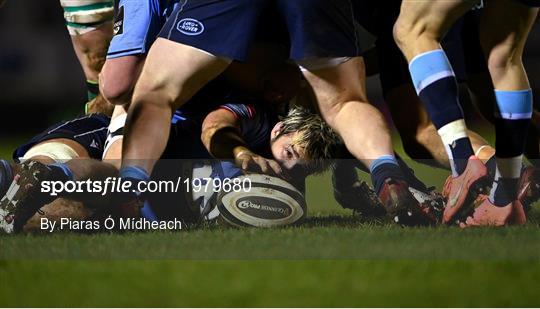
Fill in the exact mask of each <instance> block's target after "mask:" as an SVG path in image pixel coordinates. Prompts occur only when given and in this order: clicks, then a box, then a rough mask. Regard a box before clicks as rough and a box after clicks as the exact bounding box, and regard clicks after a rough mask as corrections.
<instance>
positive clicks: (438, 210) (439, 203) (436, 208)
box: [409, 187, 444, 223]
mask: <svg viewBox="0 0 540 309" xmlns="http://www.w3.org/2000/svg"><path fill="white" fill-rule="evenodd" d="M409 191H410V192H411V194H412V195H413V196H414V198H415V199H416V200H417V201H418V203H420V207H422V210H423V211H424V212H425V213H426V214H428V215H429V216H431V217H432V218H434V219H435V221H436V223H440V222H441V220H442V214H443V211H444V198H443V196H442V194H441V193H439V192H437V191H436V190H435V187H431V188H425V189H417V188H413V187H409Z"/></svg>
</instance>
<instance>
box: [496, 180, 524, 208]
mask: <svg viewBox="0 0 540 309" xmlns="http://www.w3.org/2000/svg"><path fill="white" fill-rule="evenodd" d="M518 183H519V179H515V178H499V179H498V180H495V182H494V184H493V189H492V190H493V192H492V194H491V196H490V201H491V203H493V204H494V205H495V206H499V207H503V206H506V205H508V204H509V203H511V202H513V201H515V200H516V199H517V191H518Z"/></svg>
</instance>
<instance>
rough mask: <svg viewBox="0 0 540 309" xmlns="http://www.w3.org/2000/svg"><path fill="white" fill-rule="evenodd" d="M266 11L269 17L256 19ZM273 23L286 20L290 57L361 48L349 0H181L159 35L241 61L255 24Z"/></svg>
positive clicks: (357, 52)
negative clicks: (268, 19) (266, 20)
mask: <svg viewBox="0 0 540 309" xmlns="http://www.w3.org/2000/svg"><path fill="white" fill-rule="evenodd" d="M276 12H277V14H275V13H276ZM267 15H270V16H274V15H275V16H276V17H275V18H274V19H275V21H274V22H273V23H269V22H261V21H263V20H265V19H266V18H265V16H267ZM276 25H286V26H287V29H288V34H286V35H287V36H288V38H289V39H290V45H291V50H290V57H291V58H292V59H294V60H301V59H312V58H324V57H355V56H361V55H362V52H363V50H364V49H366V48H367V47H366V46H362V42H361V40H359V39H358V38H359V32H360V29H359V27H358V24H357V23H356V18H355V12H354V10H353V7H352V3H351V1H350V0H332V1H328V0H294V1H292V0H182V1H180V4H179V5H178V6H177V7H176V9H175V10H174V12H173V13H172V14H171V16H170V18H169V19H168V20H167V22H166V23H165V25H164V26H163V29H162V31H161V33H160V34H159V36H160V37H163V38H166V39H169V40H171V41H174V42H178V43H181V44H185V45H189V46H192V47H195V48H198V49H201V50H204V51H206V52H208V53H211V54H213V55H216V56H223V57H227V58H230V59H234V60H239V61H245V60H246V58H247V55H248V52H249V48H250V46H251V44H252V43H253V41H254V40H255V39H256V34H257V33H258V32H259V31H260V29H261V28H265V27H266V28H275V27H276ZM364 45H366V44H365V42H364Z"/></svg>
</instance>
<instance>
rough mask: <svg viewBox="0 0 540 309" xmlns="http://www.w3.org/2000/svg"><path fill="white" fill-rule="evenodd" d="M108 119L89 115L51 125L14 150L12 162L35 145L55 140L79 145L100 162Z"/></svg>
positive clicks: (97, 115)
mask: <svg viewBox="0 0 540 309" xmlns="http://www.w3.org/2000/svg"><path fill="white" fill-rule="evenodd" d="M110 120H111V119H110V118H109V117H107V116H105V115H102V114H89V115H86V116H83V117H80V118H76V119H73V120H69V121H62V122H59V123H57V124H54V125H52V126H51V127H49V128H47V129H46V130H45V131H43V132H41V133H40V134H38V135H36V136H34V137H33V138H32V139H30V140H29V141H28V142H27V143H25V144H24V145H22V146H20V147H19V148H17V149H15V151H14V152H13V160H15V162H18V160H19V158H22V157H24V155H25V154H26V152H27V151H28V150H30V148H32V147H34V146H35V145H37V144H39V143H42V142H45V141H48V140H52V139H57V138H65V139H70V140H73V141H75V142H77V143H79V144H80V145H81V146H83V147H84V149H86V151H87V152H88V154H89V155H90V157H91V158H93V159H99V160H101V157H102V155H103V146H104V144H105V140H106V139H107V127H108V126H109V122H110Z"/></svg>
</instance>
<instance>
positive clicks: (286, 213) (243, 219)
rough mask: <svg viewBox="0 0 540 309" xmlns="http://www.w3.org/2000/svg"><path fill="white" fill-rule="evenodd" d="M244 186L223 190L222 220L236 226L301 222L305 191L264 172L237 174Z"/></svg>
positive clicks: (218, 200)
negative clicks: (238, 188)
mask: <svg viewBox="0 0 540 309" xmlns="http://www.w3.org/2000/svg"><path fill="white" fill-rule="evenodd" d="M238 178H239V179H240V181H241V182H242V183H243V184H249V185H244V186H243V188H242V189H241V190H237V191H228V192H223V191H222V192H220V194H219V195H218V198H217V206H218V210H219V215H220V219H221V220H220V221H222V222H225V223H226V224H229V225H232V226H236V227H246V226H251V227H265V228H270V227H281V226H287V225H292V224H296V223H299V222H300V221H301V220H302V219H303V218H304V217H305V216H306V201H305V198H304V196H303V195H302V193H300V191H298V190H297V189H296V188H295V187H294V186H293V185H291V184H290V183H288V182H286V181H285V180H283V179H280V178H277V177H272V176H268V175H262V174H248V175H243V176H240V177H238Z"/></svg>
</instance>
